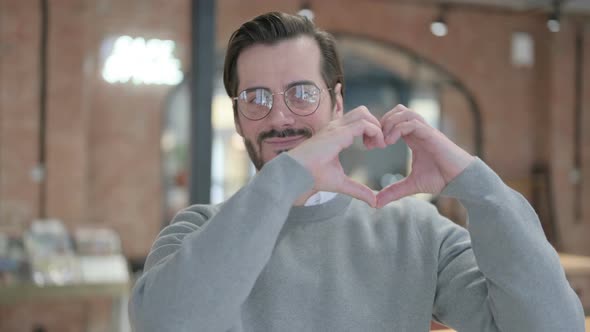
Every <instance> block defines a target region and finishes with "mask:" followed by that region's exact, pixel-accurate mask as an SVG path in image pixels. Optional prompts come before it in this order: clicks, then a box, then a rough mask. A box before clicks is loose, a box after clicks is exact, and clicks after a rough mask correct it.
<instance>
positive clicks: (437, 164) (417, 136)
mask: <svg viewBox="0 0 590 332" xmlns="http://www.w3.org/2000/svg"><path fill="white" fill-rule="evenodd" d="M380 122H381V127H382V128H383V136H384V138H385V143H387V144H388V145H390V144H394V143H395V142H397V140H398V139H400V138H402V139H403V140H404V141H405V142H406V144H407V145H408V147H409V148H410V149H411V150H412V171H411V172H410V175H408V176H407V177H406V178H405V179H403V180H401V181H399V182H397V183H394V184H391V185H389V186H387V187H385V188H383V189H382V190H381V191H380V192H379V193H378V194H377V207H383V206H384V205H386V204H387V203H389V202H391V201H395V200H398V199H400V198H402V197H405V196H408V195H413V194H417V193H430V194H438V193H440V192H441V191H442V190H443V188H444V187H445V186H446V185H447V184H448V183H449V182H451V180H453V179H454V178H455V177H456V176H457V175H459V173H461V172H462V171H463V170H464V169H465V168H466V167H467V166H468V165H469V164H470V163H471V162H472V161H473V160H474V157H473V156H471V155H470V154H469V153H467V152H466V151H464V150H463V149H461V148H460V147H458V146H457V145H456V144H455V143H453V142H452V141H451V140H450V139H448V138H447V137H446V136H445V135H443V134H442V133H441V132H440V131H438V130H436V129H435V128H432V127H431V126H430V125H428V124H427V123H426V121H425V120H424V119H423V118H422V117H421V116H420V115H419V114H418V113H415V112H413V111H411V110H410V109H408V108H406V107H405V106H403V105H397V106H396V107H395V108H393V109H392V110H391V111H389V112H387V113H386V114H385V115H384V116H383V117H382V118H381V121H380Z"/></svg>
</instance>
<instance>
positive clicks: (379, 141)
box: [349, 119, 386, 148]
mask: <svg viewBox="0 0 590 332" xmlns="http://www.w3.org/2000/svg"><path fill="white" fill-rule="evenodd" d="M349 127H350V128H351V132H352V133H353V135H354V136H355V137H356V136H361V135H363V143H364V144H365V146H367V148H372V147H382V148H383V147H385V146H386V144H385V137H384V136H383V131H382V130H381V127H379V126H377V125H375V124H374V123H372V122H368V121H367V120H364V119H362V120H359V121H357V122H354V123H351V124H350V125H349ZM366 143H369V144H368V145H367V144H366Z"/></svg>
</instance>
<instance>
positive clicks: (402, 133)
mask: <svg viewBox="0 0 590 332" xmlns="http://www.w3.org/2000/svg"><path fill="white" fill-rule="evenodd" d="M427 128H428V127H427V126H426V125H425V124H424V123H422V122H420V121H419V120H417V119H413V120H410V121H405V122H401V123H398V124H397V125H396V126H395V127H393V129H392V130H391V131H390V132H389V133H388V134H384V137H385V143H387V144H394V143H395V142H397V140H398V139H399V138H400V137H404V138H406V137H408V136H416V137H418V138H421V139H423V138H426V137H427V135H428V134H427V132H426V129H427ZM406 143H409V142H406ZM410 148H411V147H410Z"/></svg>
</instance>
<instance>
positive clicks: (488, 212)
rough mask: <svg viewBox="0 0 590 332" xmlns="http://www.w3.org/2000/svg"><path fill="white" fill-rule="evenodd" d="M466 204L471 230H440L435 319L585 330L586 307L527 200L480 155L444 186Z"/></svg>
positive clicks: (484, 326)
mask: <svg viewBox="0 0 590 332" xmlns="http://www.w3.org/2000/svg"><path fill="white" fill-rule="evenodd" d="M442 194H443V195H446V196H450V197H455V198H457V199H458V200H459V201H460V202H461V203H462V204H463V206H464V207H465V208H466V210H467V214H468V227H467V229H468V232H469V233H468V234H467V232H466V231H465V230H463V229H461V228H457V227H447V229H446V231H444V232H443V234H444V236H443V239H442V240H441V245H440V252H439V269H438V281H437V292H436V297H435V303H434V309H433V315H434V317H435V319H437V320H439V321H441V322H442V323H444V324H447V325H448V326H450V327H453V328H455V329H457V330H458V331H459V332H463V331H465V332H469V331H505V332H510V331H572V332H583V331H584V312H583V309H582V305H581V303H580V300H579V298H578V297H577V295H576V294H575V293H574V291H573V290H572V289H571V287H570V285H569V283H568V281H567V280H566V278H565V273H564V271H563V269H562V267H561V264H560V261H559V256H558V255H557V253H556V251H555V250H554V249H553V247H552V246H551V245H550V244H549V243H548V242H547V240H546V238H545V235H544V233H543V230H542V228H541V224H540V222H539V219H538V217H537V215H536V213H535V211H534V210H533V208H532V207H531V206H530V205H529V203H528V202H527V200H526V199H525V198H524V197H522V196H521V195H520V194H519V193H517V192H516V191H514V190H512V189H510V188H509V187H508V186H506V185H505V184H504V183H503V182H502V180H501V179H500V178H499V177H498V176H497V175H496V174H495V173H494V172H493V171H492V170H491V169H490V168H489V167H488V166H487V165H485V164H484V163H483V162H482V161H481V160H479V159H477V160H475V161H474V162H473V163H471V164H470V165H469V166H468V167H467V169H466V170H465V171H463V172H462V173H461V174H460V175H459V176H458V177H457V178H455V179H454V180H453V181H451V183H449V185H448V186H447V187H446V188H445V189H444V190H443V192H442Z"/></svg>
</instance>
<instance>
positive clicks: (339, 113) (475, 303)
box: [130, 13, 584, 332]
mask: <svg viewBox="0 0 590 332" xmlns="http://www.w3.org/2000/svg"><path fill="white" fill-rule="evenodd" d="M224 82H225V87H226V90H227V92H228V94H229V95H230V96H231V97H232V98H233V101H234V111H235V112H234V115H235V125H236V130H237V131H238V133H239V134H240V135H241V136H242V137H243V138H244V141H245V143H246V146H247V149H248V153H249V155H250V157H251V159H252V161H253V162H254V164H255V166H256V167H257V169H258V172H257V174H256V176H254V178H253V179H252V180H251V181H250V182H249V183H248V184H247V185H246V186H245V187H244V188H242V189H241V190H240V191H239V192H238V193H236V194H235V195H234V196H233V197H231V198H230V199H229V200H228V201H226V202H224V203H223V204H220V205H217V206H210V205H197V206H192V207H189V208H187V209H185V210H183V211H181V212H180V213H179V214H178V215H177V216H176V217H175V218H174V220H173V221H172V224H171V225H169V226H167V227H166V228H165V229H164V230H163V231H162V232H161V233H160V235H159V236H158V238H157V240H156V242H155V243H154V245H153V248H152V250H151V252H150V254H149V256H148V258H147V261H146V265H145V272H144V274H143V275H142V276H141V278H139V280H138V281H137V283H136V285H135V287H134V290H133V294H132V298H131V301H130V313H131V321H132V323H133V325H134V327H135V329H136V330H138V331H236V332H237V331H427V330H428V329H429V326H430V321H431V319H435V320H437V321H440V322H442V323H444V324H446V325H448V326H451V327H453V328H455V329H457V330H458V331H583V329H584V317H583V316H584V315H583V311H582V307H581V304H580V301H579V299H578V298H577V296H576V294H575V293H574V292H573V291H572V289H571V288H570V286H569V285H568V282H567V280H566V279H565V275H564V272H563V270H562V268H561V266H560V263H559V259H558V256H557V254H556V252H555V251H554V250H553V248H552V247H551V246H550V245H549V243H547V241H546V240H545V237H544V235H543V232H542V229H541V227H540V224H539V221H538V219H537V216H536V214H535V213H534V211H533V210H532V209H531V207H530V206H529V204H528V203H527V202H526V200H525V199H524V198H523V197H522V196H520V195H519V194H518V193H516V192H514V191H512V190H511V189H510V188H508V187H507V186H506V185H504V184H503V183H502V181H501V180H500V179H499V178H498V177H497V175H496V174H495V173H494V172H493V171H492V170H490V169H489V168H488V167H487V166H486V165H485V164H484V163H483V162H482V161H481V160H479V159H477V158H475V157H473V156H471V155H469V154H468V153H467V152H465V151H463V150H462V149H461V148H459V147H458V146H457V145H455V144H454V143H452V142H451V141H450V140H449V139H447V138H446V137H445V136H444V135H443V134H442V133H440V132H438V131H437V130H435V129H434V128H432V127H430V126H428V125H427V124H426V122H425V121H424V120H423V119H422V118H421V117H420V116H419V115H417V114H416V113H414V112H412V111H411V110H409V109H407V108H405V107H403V106H401V105H399V106H396V107H395V108H393V109H392V110H391V111H390V112H388V113H386V114H385V115H384V116H383V117H382V118H381V119H377V118H375V117H374V116H373V115H372V114H371V113H370V112H369V110H367V109H366V108H365V107H362V106H361V107H358V108H356V109H354V110H351V111H350V112H347V113H346V114H344V110H343V101H342V94H343V90H344V86H343V76H342V68H341V64H340V60H339V58H338V54H337V52H336V50H335V46H334V40H333V38H332V37H331V36H330V35H329V34H327V33H325V32H321V31H318V30H317V29H316V28H315V27H314V26H313V24H312V23H311V22H309V21H308V20H306V19H305V18H302V17H298V16H291V15H287V14H282V13H269V14H265V15H262V16H259V17H257V18H255V19H254V20H252V21H250V22H247V23H245V24H244V25H242V27H240V28H239V29H238V30H237V31H236V32H235V33H234V34H233V35H232V37H231V40H230V42H229V46H228V50H227V55H226V62H225V71H224ZM354 137H363V142H364V144H365V145H366V146H367V147H368V148H371V149H372V148H383V147H385V146H387V145H389V144H393V143H395V142H396V141H397V140H399V139H403V140H404V141H405V142H406V143H407V144H408V146H409V147H410V148H411V149H412V151H413V163H412V172H411V174H410V175H409V176H408V177H407V178H406V179H404V180H402V181H400V182H398V183H395V184H393V185H391V186H389V187H387V188H385V189H384V190H382V191H381V192H379V193H377V194H375V193H374V192H373V191H372V190H371V189H370V188H368V187H366V186H364V185H362V184H359V183H357V182H355V181H353V180H351V179H350V178H348V177H347V176H346V174H345V173H344V172H343V169H342V167H341V165H340V162H339V160H338V154H339V153H340V152H341V151H342V150H343V149H345V148H346V147H348V146H350V145H351V144H352V142H353V139H354ZM418 192H425V193H434V194H438V193H442V194H443V195H447V196H452V197H456V198H457V199H459V200H460V201H461V203H462V204H463V205H464V206H465V207H466V209H467V211H468V214H469V222H470V224H469V228H468V231H467V230H465V229H463V228H461V227H459V226H457V225H455V224H453V223H452V222H450V221H449V220H447V219H445V218H444V217H442V216H440V215H439V214H438V213H437V211H436V209H435V208H434V207H433V206H431V205H430V204H428V203H426V202H422V201H420V200H417V199H414V198H408V197H406V198H403V197H405V196H408V195H411V194H414V193H418ZM402 198H403V199H402Z"/></svg>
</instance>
